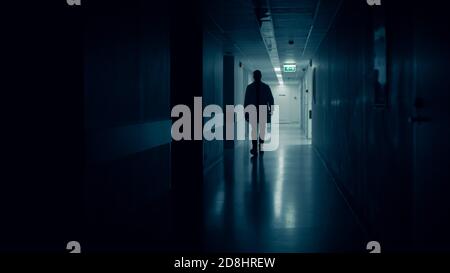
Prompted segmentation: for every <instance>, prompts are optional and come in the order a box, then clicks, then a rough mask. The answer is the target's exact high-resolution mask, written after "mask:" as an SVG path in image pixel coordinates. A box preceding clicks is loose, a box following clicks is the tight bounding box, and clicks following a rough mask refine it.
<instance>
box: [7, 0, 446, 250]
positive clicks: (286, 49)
mask: <svg viewBox="0 0 450 273" xmlns="http://www.w3.org/2000/svg"><path fill="white" fill-rule="evenodd" d="M61 2H62V3H59V6H57V7H56V6H55V7H54V8H55V12H54V13H52V14H51V15H49V16H48V17H45V18H40V20H36V21H37V22H39V24H38V23H36V25H33V24H30V25H27V26H24V27H23V30H22V31H21V32H20V33H22V34H20V35H16V36H21V37H23V38H25V39H26V40H27V41H24V42H23V43H22V42H21V43H19V42H18V44H21V45H22V47H24V48H22V47H19V46H17V47H18V49H20V50H21V51H22V52H24V53H23V54H22V55H20V56H19V55H17V56H18V57H17V58H18V60H14V61H13V63H15V66H11V67H14V68H15V67H16V66H19V68H18V71H21V72H20V73H19V74H20V75H22V76H16V77H11V79H13V84H12V86H15V88H14V90H15V91H17V92H5V93H7V94H6V95H5V96H6V98H5V101H7V102H8V104H10V105H11V107H12V110H11V112H10V113H14V114H8V115H5V116H7V119H8V122H7V123H5V124H6V125H5V126H7V128H6V127H5V132H6V131H8V132H14V133H13V134H8V135H7V137H8V139H7V140H5V141H4V143H5V144H6V146H7V147H6V148H5V155H6V160H5V162H8V163H7V165H5V166H4V167H5V171H3V173H4V174H5V178H4V179H2V182H1V184H2V185H3V186H4V190H1V193H2V194H4V195H5V196H4V197H3V196H2V198H0V200H1V201H2V202H5V204H4V205H3V204H2V206H0V207H1V208H2V210H4V211H2V217H3V218H2V221H3V225H2V227H1V230H0V231H1V232H0V252H64V253H68V252H69V250H70V248H69V246H70V245H73V244H75V245H78V246H81V252H83V253H84V252H86V253H102V252H108V253H115V252H120V253H123V252H127V253H128V252H130V253H135V252H144V253H147V252H150V253H166V254H167V253H206V254H208V253H240V254H242V253H349V252H350V253H369V252H370V251H371V249H370V247H369V246H368V244H369V242H371V243H370V244H375V245H379V246H380V247H381V250H382V251H381V252H382V253H398V252H402V253H403V252H406V253H416V252H418V253H434V252H450V233H449V232H448V230H450V199H449V196H450V169H449V166H450V164H449V163H450V142H449V141H448V140H449V139H450V110H449V109H450V107H449V103H450V92H449V90H450V88H449V82H450V77H449V76H448V75H447V71H448V69H447V67H448V64H449V59H450V58H449V51H450V47H449V38H448V33H450V32H449V28H448V25H450V24H447V22H446V21H448V18H450V17H449V16H448V14H447V13H448V12H447V9H446V8H445V4H443V3H442V2H443V1H434V0H432V1H428V2H427V3H425V4H424V3H422V4H416V3H414V1H406V0H404V1H403V0H396V1H387V0H386V1H383V0H381V1H366V0H210V1H202V0H198V1H197V0H194V1H182V0H173V1H146V0H130V1H119V0H115V1H106V0H98V1H89V2H88V1H82V2H81V4H80V5H77V4H72V3H76V2H77V1H75V2H73V1H61ZM377 2H380V5H377V4H376V3H377ZM69 3H71V4H69ZM47 5H48V6H47ZM51 5H52V4H46V6H45V7H48V8H49V10H50V9H51V7H50V6H51ZM56 10H57V11H56ZM28 13H30V14H29V16H31V17H30V18H34V17H32V14H33V12H32V11H29V12H28ZM34 16H36V15H34ZM18 18H21V17H18ZM54 22H59V23H58V25H59V26H65V28H66V29H65V31H62V30H60V29H59V28H58V27H57V26H56V25H55V24H54ZM28 34H29V35H28ZM16 38H17V39H19V37H16ZM31 40H32V41H33V43H31V42H30V41H31ZM17 41H19V40H17ZM36 41H39V42H36ZM30 44H31V45H33V46H27V45H30ZM69 52H70V53H69ZM11 56H15V55H14V54H11ZM33 56H34V58H33ZM35 58H37V59H38V60H36V61H35ZM33 64H34V65H36V67H34V66H33ZM24 67H25V68H27V69H30V70H31V71H30V76H29V77H25V78H24V77H23V75H24V74H23V73H24V72H23V71H24V69H25V68H24ZM258 75H262V78H261V77H259V76H258ZM262 90H263V91H264V92H265V93H263V91H262ZM268 90H269V91H270V92H268ZM251 92H254V93H251ZM249 94H250V95H249ZM252 94H253V95H255V97H254V98H252V96H253V95H252ZM261 94H265V96H264V98H263V96H262V95H261ZM249 98H250V99H249ZM252 99H254V101H256V102H257V103H250V104H249V105H246V104H248V101H252ZM247 106H254V107H255V112H252V111H251V110H252V108H251V107H247ZM241 107H242V108H241ZM244 107H245V108H244ZM262 108H263V109H264V110H267V111H268V112H267V113H266V112H264V111H262V110H261V109H262ZM8 110H9V109H8ZM16 113H17V114H16ZM252 114H254V115H253V116H252ZM13 117H14V118H18V119H17V120H14V121H12V118H13ZM252 117H254V118H255V119H254V121H255V122H256V125H258V126H261V127H257V126H254V125H255V124H252ZM265 119H267V125H266V121H265ZM25 124H26V125H25ZM252 125H253V126H252ZM264 126H266V127H267V128H266V129H267V130H266V129H265V127H264ZM255 128H259V131H258V129H256V130H255ZM9 129H10V130H9ZM253 133H255V134H256V136H257V137H258V136H263V135H265V136H266V137H267V138H266V140H265V142H264V141H262V139H257V140H255V139H253V140H254V142H253V144H254V145H255V146H252V141H251V139H250V138H251V137H252V136H253ZM258 138H259V137H258ZM255 143H256V144H255ZM69 242H70V244H69ZM370 244H369V245H370ZM75 248H76V247H75ZM374 249H376V248H374ZM76 252H77V251H76ZM374 252H377V251H374Z"/></svg>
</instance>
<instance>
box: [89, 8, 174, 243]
mask: <svg viewBox="0 0 450 273" xmlns="http://www.w3.org/2000/svg"><path fill="white" fill-rule="evenodd" d="M86 5H87V6H86V7H85V9H86V19H85V20H86V21H85V33H86V34H85V39H84V42H85V46H84V51H85V67H84V71H85V124H86V145H87V158H86V162H87V163H86V178H85V191H84V192H85V207H86V217H87V221H86V223H87V228H88V230H89V231H92V232H95V231H98V233H97V234H95V233H92V234H95V235H93V236H97V235H100V234H101V235H104V236H108V230H110V231H111V232H113V231H114V230H115V228H125V229H126V228H128V227H131V226H139V223H140V222H141V221H145V219H142V218H139V215H140V214H139V213H142V212H143V211H145V209H148V206H149V204H150V202H151V201H152V200H154V199H155V198H158V197H159V196H161V195H162V194H163V193H165V192H167V191H168V189H169V185H170V168H169V166H170V141H171V136H170V125H171V121H170V47H169V28H170V19H169V18H170V17H169V15H170V13H169V9H168V6H167V5H165V4H162V3H161V4H160V5H159V6H155V4H154V3H150V2H148V1H129V2H123V1H120V2H119V1H118V2H116V1H96V2H95V3H93V2H92V3H87V4H86ZM105 226H109V228H108V229H105ZM124 236H127V235H126V233H125V235H124Z"/></svg>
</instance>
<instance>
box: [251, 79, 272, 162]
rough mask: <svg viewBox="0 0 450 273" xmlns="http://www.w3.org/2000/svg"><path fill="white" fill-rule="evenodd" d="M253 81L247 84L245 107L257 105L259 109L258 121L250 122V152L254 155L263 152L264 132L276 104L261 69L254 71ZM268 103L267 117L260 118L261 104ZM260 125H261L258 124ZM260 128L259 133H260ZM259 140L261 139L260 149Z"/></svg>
mask: <svg viewBox="0 0 450 273" xmlns="http://www.w3.org/2000/svg"><path fill="white" fill-rule="evenodd" d="M253 79H254V81H253V83H251V84H249V85H248V86H247V89H246V90H245V101H244V107H247V106H249V105H254V106H256V109H257V118H256V123H255V122H250V125H251V128H252V149H251V150H250V153H251V154H252V155H256V154H258V150H259V152H261V153H263V150H262V144H263V143H264V134H265V131H266V125H267V123H270V116H271V114H272V105H274V100H273V95H272V91H271V90H270V87H269V86H268V85H267V84H265V83H263V82H262V81H261V79H262V74H261V71H259V70H255V71H254V72H253ZM261 105H266V106H267V118H266V119H264V118H263V119H260V116H259V115H260V113H259V110H258V109H259V106H261ZM245 119H246V121H247V122H249V117H248V115H246V116H245ZM258 125H259V126H258ZM258 129H259V133H258ZM258 140H259V149H258Z"/></svg>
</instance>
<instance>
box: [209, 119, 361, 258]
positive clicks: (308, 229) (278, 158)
mask: <svg viewBox="0 0 450 273" xmlns="http://www.w3.org/2000/svg"><path fill="white" fill-rule="evenodd" d="M309 144H310V142H309V141H308V140H306V139H304V138H302V137H301V134H300V128H299V126H298V125H295V124H284V125H280V147H279V149H278V150H277V151H275V152H266V153H264V155H259V156H258V157H254V158H251V157H250V154H249V149H250V147H249V145H248V143H243V144H241V145H239V146H237V148H235V149H234V150H233V149H231V150H227V151H226V152H225V156H224V160H223V161H222V162H220V163H219V164H217V165H216V166H215V167H214V168H212V169H211V170H210V171H209V172H208V173H207V175H206V177H205V188H204V200H203V201H204V208H205V211H204V216H203V220H204V225H205V227H204V235H203V236H204V239H203V243H204V247H205V249H207V250H209V251H221V252H223V251H226V252H228V251H229V252H346V251H365V246H366V243H367V241H366V239H365V236H364V233H363V231H362V229H361V227H360V225H359V224H358V222H357V220H356V218H355V216H354V215H353V213H352V211H351V210H350V208H349V207H348V205H347V203H346V202H345V200H344V198H343V197H342V195H341V194H340V192H339V190H338V189H337V187H336V185H335V184H334V182H333V180H332V178H331V176H330V175H329V173H328V172H327V170H326V168H325V167H324V165H323V163H322V161H321V160H320V158H319V156H318V155H317V154H316V152H315V151H314V149H313V147H312V146H311V145H309Z"/></svg>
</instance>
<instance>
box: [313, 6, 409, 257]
mask: <svg viewBox="0 0 450 273" xmlns="http://www.w3.org/2000/svg"><path fill="white" fill-rule="evenodd" d="M383 4H384V3H383ZM376 8H377V7H370V6H368V5H367V4H366V3H365V1H344V2H343V4H342V6H341V9H340V11H339V13H338V15H337V17H336V20H335V22H334V24H333V26H332V27H331V29H330V31H329V33H328V34H327V36H326V38H325V40H324V41H323V42H322V44H321V46H320V48H319V50H318V52H317V54H316V58H315V59H314V64H315V66H316V77H317V78H316V88H317V89H316V103H315V104H313V113H314V118H313V144H314V145H315V147H316V148H317V150H318V151H319V153H320V154H321V155H322V156H323V158H324V160H325V161H326V163H327V165H328V167H329V169H330V170H331V172H332V173H333V175H334V176H335V178H336V180H337V182H338V184H339V185H340V186H341V188H342V190H343V191H344V192H345V194H346V195H347V197H348V199H349V201H350V203H351V204H352V206H353V208H354V209H355V211H356V212H357V214H358V215H359V216H360V218H361V219H362V221H363V223H364V224H365V226H366V228H367V229H368V231H369V233H370V234H371V236H372V237H373V238H374V239H379V240H383V242H384V244H385V247H386V248H389V247H394V246H396V247H397V246H398V247H400V248H402V247H403V248H406V247H407V243H406V242H407V241H408V240H409V238H410V234H409V232H410V229H409V227H410V224H411V217H410V216H411V191H412V179H411V175H412V173H411V164H412V162H411V156H412V127H411V125H410V124H409V123H408V116H409V115H410V113H411V107H412V103H411V102H412V92H411V86H412V85H411V84H412V51H411V44H410V42H411V36H410V35H409V34H410V27H411V26H410V23H411V21H410V18H409V15H408V13H407V12H405V11H401V10H398V9H396V7H393V6H391V5H388V4H386V5H384V6H383V8H382V9H384V10H385V11H386V13H385V15H384V16H383V15H380V14H379V13H376V12H374V10H373V9H376ZM379 9H381V8H379ZM377 16H378V17H379V16H382V17H384V18H386V32H387V34H386V35H387V52H388V53H387V54H388V55H387V56H388V64H387V69H388V72H387V77H388V105H387V107H381V108H379V107H375V94H374V92H376V90H375V84H374V73H373V65H374V55H373V49H374V48H373V45H374V43H373V37H374V36H373V35H374V34H373V31H374V30H373V22H374V18H377Z"/></svg>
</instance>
